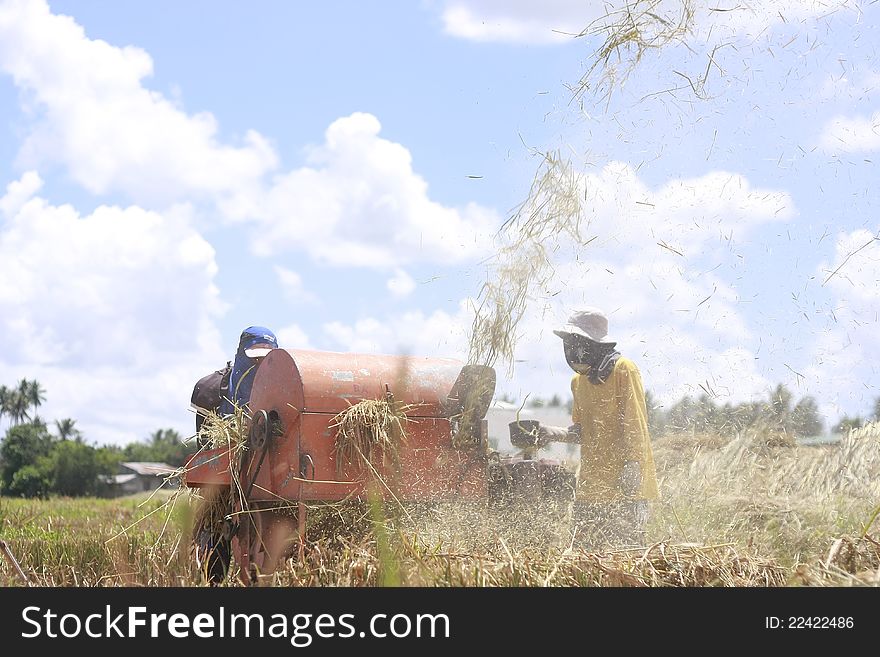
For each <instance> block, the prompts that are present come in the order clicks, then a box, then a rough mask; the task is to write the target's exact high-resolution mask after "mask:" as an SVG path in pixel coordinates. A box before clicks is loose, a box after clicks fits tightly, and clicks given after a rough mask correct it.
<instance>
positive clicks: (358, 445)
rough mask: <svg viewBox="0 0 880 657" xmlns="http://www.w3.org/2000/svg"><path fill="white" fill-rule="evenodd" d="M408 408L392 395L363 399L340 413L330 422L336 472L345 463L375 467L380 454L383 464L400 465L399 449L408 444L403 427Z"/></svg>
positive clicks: (339, 471)
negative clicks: (333, 435)
mask: <svg viewBox="0 0 880 657" xmlns="http://www.w3.org/2000/svg"><path fill="white" fill-rule="evenodd" d="M409 408H410V406H409V405H402V404H398V403H396V402H395V401H394V399H393V397H391V396H390V395H389V396H388V397H386V398H385V399H362V400H361V401H359V402H357V403H356V404H352V405H351V406H349V407H348V408H347V409H345V410H344V411H342V412H340V413H338V414H337V415H336V416H335V417H334V418H333V420H332V421H331V423H330V426H331V427H335V428H336V445H335V454H336V473H337V475H340V474H341V473H342V469H343V468H344V466H345V465H346V464H351V463H355V464H362V465H365V466H368V467H369V469H371V470H372V469H373V468H372V463H373V459H374V457H375V455H376V453H377V452H378V454H379V455H381V458H382V463H383V464H384V465H387V464H388V463H394V464H396V463H397V462H398V452H397V448H398V446H399V445H400V444H401V443H402V442H403V441H405V439H406V432H405V431H404V428H403V425H404V423H405V422H407V417H406V412H407V411H408V410H409Z"/></svg>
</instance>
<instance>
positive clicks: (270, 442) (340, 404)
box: [184, 349, 531, 584]
mask: <svg viewBox="0 0 880 657" xmlns="http://www.w3.org/2000/svg"><path fill="white" fill-rule="evenodd" d="M494 392H495V371H494V370H493V369H492V368H490V367H485V366H479V365H465V364H463V363H462V362H460V361H457V360H454V359H445V358H423V357H412V356H395V355H372V354H356V353H337V352H322V351H310V350H288V349H274V350H272V351H271V352H270V353H269V354H268V355H267V356H266V357H265V358H264V359H263V361H262V362H261V363H260V365H259V367H258V369H257V371H256V374H255V377H254V383H253V388H252V392H251V399H250V403H249V407H250V416H251V419H250V422H249V425H250V428H249V433H248V438H247V445H246V447H245V448H244V449H243V450H240V451H239V452H238V453H237V454H236V453H235V452H234V451H233V449H232V447H230V446H223V447H219V448H216V449H211V450H204V451H200V452H199V453H197V454H195V455H194V456H193V457H192V458H191V459H190V461H189V463H188V464H187V467H186V474H185V477H184V481H185V484H186V485H187V486H190V487H197V488H203V489H212V490H214V491H218V490H219V491H229V494H230V495H231V509H230V513H229V514H228V515H227V516H226V518H225V520H224V521H223V523H222V526H221V527H220V528H219V529H218V528H214V529H213V530H212V531H213V532H214V534H215V535H213V536H211V537H209V538H210V540H209V541H208V542H207V549H208V550H209V551H211V554H209V555H207V556H206V555H204V554H203V555H202V556H203V557H206V560H207V561H208V562H210V561H211V559H213V561H214V566H217V565H218V564H217V562H218V561H221V562H225V563H221V564H219V565H220V566H221V567H220V568H212V569H211V571H212V572H213V573H214V574H213V575H209V579H211V580H212V581H216V580H220V579H222V578H223V577H225V573H226V569H227V567H228V565H229V560H230V558H231V557H234V558H235V560H236V561H237V562H238V565H239V568H240V570H239V572H240V578H241V579H242V581H243V582H244V583H246V584H251V583H254V582H255V581H256V579H257V575H258V573H261V574H266V573H271V572H273V571H274V570H275V569H276V567H277V565H278V563H279V560H281V559H284V558H286V557H288V556H291V555H293V554H294V553H295V551H296V548H297V546H299V548H300V549H302V545H303V542H304V540H305V522H306V513H307V506H306V505H307V504H308V503H314V502H334V501H340V500H345V499H352V498H355V499H361V500H365V499H367V498H368V496H369V495H376V494H378V495H381V496H383V497H384V498H388V497H392V496H393V497H394V499H395V500H397V501H401V502H407V501H413V502H437V501H445V500H489V499H490V497H492V498H495V499H496V500H501V501H502V502H503V501H504V500H507V499H509V498H510V496H511V495H512V494H513V492H514V491H515V490H517V487H518V484H516V483H515V482H514V480H513V479H511V478H510V477H509V476H507V474H506V473H509V472H511V471H512V470H511V469H510V468H509V467H508V466H510V464H509V463H508V464H504V463H501V462H499V461H498V460H497V459H496V460H493V459H491V458H490V450H489V447H488V427H487V420H486V412H487V410H488V408H489V405H490V403H491V401H492V398H493V396H494ZM389 398H393V400H394V401H395V402H396V403H399V404H402V405H404V406H405V407H406V408H407V411H406V417H407V422H406V426H405V439H404V440H403V441H401V444H400V445H399V446H398V448H397V453H396V457H395V461H394V463H393V465H389V464H388V463H385V462H383V460H382V459H370V461H369V462H367V463H366V464H365V463H353V462H352V463H348V462H346V463H341V462H337V453H336V449H335V446H336V433H337V429H336V427H335V425H334V419H335V418H337V416H338V414H339V413H341V412H343V411H345V410H346V409H347V408H349V407H350V406H352V405H354V404H356V403H358V402H359V401H361V400H366V399H389ZM520 460H522V459H520ZM529 467H530V466H525V468H526V470H528V469H529ZM516 469H517V470H521V469H522V467H521V466H517V467H516ZM377 480H380V481H381V482H382V483H381V485H380V486H376V485H374V484H375V482H376V481H377ZM529 481H531V479H530V480H529ZM519 487H520V488H522V486H519ZM204 547H205V544H203V548H204Z"/></svg>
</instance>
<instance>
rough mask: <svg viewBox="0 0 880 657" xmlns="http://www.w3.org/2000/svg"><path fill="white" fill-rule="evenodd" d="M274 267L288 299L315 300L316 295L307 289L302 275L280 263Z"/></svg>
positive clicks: (283, 292)
mask: <svg viewBox="0 0 880 657" xmlns="http://www.w3.org/2000/svg"><path fill="white" fill-rule="evenodd" d="M274 269H275V275H276V276H278V282H279V283H280V284H281V290H282V294H283V295H284V297H285V298H286V299H287V300H288V301H299V302H312V301H315V295H314V294H312V293H311V292H309V291H308V290H306V288H305V286H304V285H303V281H302V276H300V275H299V274H298V273H297V272H295V271H293V270H291V269H287V268H285V267H281V266H280V265H276V266H275V268H274Z"/></svg>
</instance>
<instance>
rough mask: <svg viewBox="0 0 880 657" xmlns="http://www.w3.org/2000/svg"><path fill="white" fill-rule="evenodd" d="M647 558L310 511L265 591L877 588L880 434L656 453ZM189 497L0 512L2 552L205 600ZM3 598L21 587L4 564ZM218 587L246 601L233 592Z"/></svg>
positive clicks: (423, 515) (553, 529)
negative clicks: (657, 493) (200, 594)
mask: <svg viewBox="0 0 880 657" xmlns="http://www.w3.org/2000/svg"><path fill="white" fill-rule="evenodd" d="M655 458H656V461H657V467H658V477H659V479H660V485H661V489H662V496H663V499H662V500H661V501H660V502H658V503H657V504H656V506H655V508H654V511H653V516H652V518H651V521H650V525H649V532H648V541H647V545H643V546H634V547H632V548H627V549H618V550H606V551H598V552H585V551H583V550H577V549H572V548H571V547H570V545H569V544H568V543H567V531H566V526H567V525H566V513H565V509H564V508H561V507H560V506H553V505H547V506H537V507H535V506H530V507H527V508H526V507H509V508H507V509H504V510H498V509H490V508H488V507H486V506H484V505H481V504H470V505H467V506H463V505H452V504H437V505H420V506H412V505H408V507H407V509H406V512H405V513H403V512H401V511H402V509H401V508H399V507H398V505H395V504H385V505H379V504H368V503H355V502H349V503H342V504H337V505H333V506H324V507H320V508H313V509H312V513H311V514H310V516H309V524H308V527H307V539H308V540H307V543H306V545H305V546H304V549H303V552H302V555H303V558H302V560H301V561H300V560H298V559H291V560H289V561H288V562H287V563H286V564H285V565H284V566H283V567H282V568H281V569H280V570H279V571H278V572H277V573H275V574H274V575H272V576H270V577H268V578H265V579H264V580H263V581H262V583H263V584H265V585H278V586H377V585H395V586H429V587H437V586H441V587H449V586H453V587H486V586H493V587H504V586H529V587H546V586H557V587H571V586H636V587H709V586H722V587H725V586H726V587H744V586H760V587H766V586H866V585H867V586H877V585H880V527H878V523H877V522H875V520H876V516H877V509H878V504H880V429H878V428H877V427H876V426H874V425H871V426H869V427H867V428H865V429H861V430H858V431H854V432H852V433H850V434H849V435H848V436H847V437H846V438H845V439H844V440H843V441H842V442H841V443H840V444H833V445H827V446H818V447H780V446H768V445H767V444H766V441H764V440H762V436H761V435H758V434H756V435H743V436H740V437H737V438H733V439H729V440H722V439H719V438H717V437H713V436H703V437H699V436H677V437H670V438H668V439H667V438H665V439H662V440H658V441H657V442H656V444H655ZM196 501H197V500H196V499H195V498H192V499H191V498H190V497H189V494H188V493H185V492H176V493H172V494H170V495H169V494H166V493H163V494H161V495H160V494H156V495H154V496H152V497H150V498H149V499H146V500H145V499H143V498H127V499H118V500H96V499H76V500H73V499H63V498H59V499H53V500H49V501H26V500H18V499H9V498H4V499H2V500H0V537H2V538H3V539H4V540H5V541H6V542H7V543H8V545H9V547H10V550H11V552H12V553H13V554H14V555H15V557H16V558H17V560H18V561H19V562H20V563H21V566H22V568H23V569H24V571H25V572H26V573H27V575H28V577H29V579H30V581H31V584H32V585H38V586H119V585H126V586H181V585H183V586H199V585H203V582H202V581H201V579H200V576H199V573H198V571H197V569H196V568H195V566H194V564H193V563H192V559H191V556H190V553H189V541H190V538H189V530H188V527H189V526H190V521H191V518H192V513H193V510H194V508H195V502H196ZM0 583H2V584H4V585H8V586H20V585H22V582H21V581H20V580H19V578H18V576H17V574H16V572H15V570H14V569H13V567H12V565H11V564H9V563H7V562H6V561H4V562H3V563H2V565H0ZM225 585H226V586H239V585H240V584H238V582H237V580H236V579H235V577H234V573H233V577H230V578H229V579H228V581H227V582H226V584H225Z"/></svg>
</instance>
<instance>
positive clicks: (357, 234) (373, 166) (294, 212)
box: [225, 113, 499, 269]
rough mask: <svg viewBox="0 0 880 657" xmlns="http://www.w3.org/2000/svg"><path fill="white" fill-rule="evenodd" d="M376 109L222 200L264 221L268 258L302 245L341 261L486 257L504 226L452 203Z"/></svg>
mask: <svg viewBox="0 0 880 657" xmlns="http://www.w3.org/2000/svg"><path fill="white" fill-rule="evenodd" d="M380 129H381V126H380V124H379V121H378V119H376V117H374V116H372V115H371V114H364V113H355V114H352V115H351V116H348V117H344V118H341V119H338V120H336V121H334V122H333V123H332V124H331V125H330V127H329V128H328V129H327V131H326V134H325V141H324V143H323V144H322V145H321V146H318V147H316V148H314V149H312V151H311V153H310V157H309V165H310V166H307V167H303V168H300V169H296V170H293V171H291V172H289V173H287V174H285V175H283V176H278V177H277V178H276V179H275V181H274V183H273V185H272V186H271V188H270V189H269V190H268V191H267V192H266V193H265V194H262V193H261V194H260V195H259V196H254V197H251V198H250V199H249V202H245V201H244V200H243V199H239V202H238V203H236V204H234V205H227V206H225V210H226V211H227V212H228V213H229V214H230V216H232V217H234V218H238V219H253V220H256V221H259V222H260V223H261V229H260V230H259V231H256V232H255V235H256V236H255V237H254V242H253V247H254V250H255V251H256V253H257V254H259V255H263V256H268V255H272V254H275V253H278V252H281V251H284V250H288V249H302V250H304V251H306V252H307V253H309V254H310V255H311V256H312V257H313V258H314V259H315V260H317V261H319V262H322V263H327V264H331V265H336V266H349V267H352V266H358V267H374V268H377V269H389V268H393V267H396V266H399V265H403V264H406V263H410V262H416V261H418V262H425V261H433V262H444V263H448V264H454V263H457V262H462V261H465V260H468V259H471V258H474V257H476V256H479V255H482V254H484V253H486V251H487V249H488V248H490V247H491V236H492V234H493V232H494V230H495V228H496V226H497V225H498V223H499V218H498V216H497V214H496V213H495V212H494V211H493V210H489V209H487V208H482V207H480V206H478V205H476V204H468V205H467V206H465V207H464V208H461V209H455V208H450V207H445V206H443V205H441V204H440V203H437V202H436V201H432V200H431V199H430V198H429V196H428V184H427V182H425V180H424V179H423V178H422V177H421V176H419V175H418V174H417V173H416V172H415V171H413V167H412V157H411V155H410V153H409V151H408V150H407V149H406V148H405V147H404V146H402V145H401V144H398V143H395V142H392V141H388V140H387V139H383V138H381V137H380V136H379V131H380Z"/></svg>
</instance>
